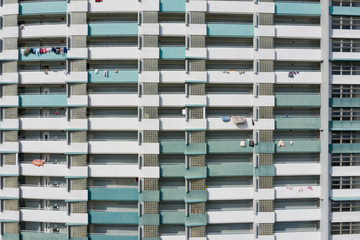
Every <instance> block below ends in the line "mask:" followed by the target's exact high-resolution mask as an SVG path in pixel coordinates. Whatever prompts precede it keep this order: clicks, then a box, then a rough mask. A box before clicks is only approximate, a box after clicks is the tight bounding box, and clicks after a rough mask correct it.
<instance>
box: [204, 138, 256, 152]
mask: <svg viewBox="0 0 360 240" xmlns="http://www.w3.org/2000/svg"><path fill="white" fill-rule="evenodd" d="M207 145H208V148H207V149H208V153H211V154H215V153H252V152H253V148H252V147H250V146H249V143H248V142H247V143H246V147H241V146H240V141H221V140H219V141H208V142H207Z"/></svg>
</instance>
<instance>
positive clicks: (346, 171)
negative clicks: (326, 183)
mask: <svg viewBox="0 0 360 240" xmlns="http://www.w3.org/2000/svg"><path fill="white" fill-rule="evenodd" d="M359 173H360V166H348V167H345V166H341V167H332V168H331V176H333V177H335V176H339V177H340V176H359Z"/></svg>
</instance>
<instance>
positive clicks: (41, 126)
mask: <svg viewBox="0 0 360 240" xmlns="http://www.w3.org/2000/svg"><path fill="white" fill-rule="evenodd" d="M87 128H88V124H87V120H86V119H71V120H70V121H68V120H67V119H66V118H60V117H59V118H56V117H54V118H41V117H40V116H39V117H38V118H20V129H22V130H48V131H51V130H65V129H87Z"/></svg>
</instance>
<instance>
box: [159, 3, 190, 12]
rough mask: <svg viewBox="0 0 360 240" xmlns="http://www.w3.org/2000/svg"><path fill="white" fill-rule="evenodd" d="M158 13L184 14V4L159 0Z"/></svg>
mask: <svg viewBox="0 0 360 240" xmlns="http://www.w3.org/2000/svg"><path fill="white" fill-rule="evenodd" d="M159 3H160V5H159V11H160V12H185V2H183V1H177V0H160V1H159Z"/></svg>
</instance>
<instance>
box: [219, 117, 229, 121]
mask: <svg viewBox="0 0 360 240" xmlns="http://www.w3.org/2000/svg"><path fill="white" fill-rule="evenodd" d="M221 119H222V120H223V122H229V121H230V116H222V117H221Z"/></svg>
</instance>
